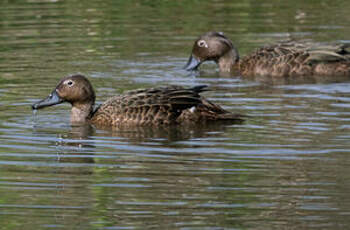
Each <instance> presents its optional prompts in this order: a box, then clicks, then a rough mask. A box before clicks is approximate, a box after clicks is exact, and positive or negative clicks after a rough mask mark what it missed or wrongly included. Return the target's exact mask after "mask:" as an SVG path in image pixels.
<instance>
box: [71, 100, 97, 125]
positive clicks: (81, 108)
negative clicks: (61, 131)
mask: <svg viewBox="0 0 350 230" xmlns="http://www.w3.org/2000/svg"><path fill="white" fill-rule="evenodd" d="M93 105H94V104H93V103H74V104H73V105H72V110H71V117H70V121H71V123H72V124H79V123H86V122H87V121H88V120H89V119H90V118H91V115H92V112H93Z"/></svg>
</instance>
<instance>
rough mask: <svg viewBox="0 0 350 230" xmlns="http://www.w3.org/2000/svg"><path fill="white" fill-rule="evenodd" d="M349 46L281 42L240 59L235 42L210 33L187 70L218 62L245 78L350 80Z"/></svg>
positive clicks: (196, 48)
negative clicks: (318, 76)
mask: <svg viewBox="0 0 350 230" xmlns="http://www.w3.org/2000/svg"><path fill="white" fill-rule="evenodd" d="M349 47H350V45H349V44H339V45H319V44H311V43H296V42H293V41H288V42H281V43H277V44H274V45H269V46H265V47H262V48H260V49H257V50H256V51H255V52H253V53H252V54H250V55H248V56H246V57H244V58H242V59H240V57H239V54H238V50H237V49H236V47H235V46H234V45H233V43H232V41H231V40H230V39H229V38H227V37H226V36H225V35H224V34H223V33H221V32H208V33H206V34H204V35H202V36H200V37H199V38H198V39H197V40H196V41H195V42H194V45H193V48H192V54H191V56H190V58H189V60H188V62H187V64H186V65H185V67H184V68H185V69H186V70H189V71H191V70H196V69H197V68H198V67H199V66H200V64H202V63H203V62H205V61H210V60H212V61H215V62H216V63H217V64H218V65H219V69H220V72H224V73H225V72H226V73H227V72H231V73H234V74H239V75H242V76H249V77H253V76H271V77H288V76H308V75H309V76H311V75H328V76H333V75H334V76H350V51H349V49H348V48H349Z"/></svg>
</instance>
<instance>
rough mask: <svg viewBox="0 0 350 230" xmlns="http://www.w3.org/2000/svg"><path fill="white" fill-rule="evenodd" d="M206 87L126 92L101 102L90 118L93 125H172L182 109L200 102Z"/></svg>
mask: <svg viewBox="0 0 350 230" xmlns="http://www.w3.org/2000/svg"><path fill="white" fill-rule="evenodd" d="M206 87H207V86H205V85H200V86H195V87H192V88H183V87H181V86H168V87H157V88H150V89H139V90H132V91H128V92H126V93H124V94H122V95H119V96H115V97H112V98H110V99H109V100H107V101H106V102H105V103H103V104H102V105H101V106H100V107H99V108H98V110H97V111H96V112H95V113H94V115H93V117H92V119H91V120H92V122H93V123H96V124H106V125H113V126H117V125H121V124H137V125H151V124H152V125H160V124H172V123H175V122H176V119H177V118H178V117H179V116H180V114H181V113H182V111H184V110H186V109H188V108H191V107H193V106H197V105H198V104H200V103H201V97H200V95H199V94H200V93H201V92H203V91H205V88H206Z"/></svg>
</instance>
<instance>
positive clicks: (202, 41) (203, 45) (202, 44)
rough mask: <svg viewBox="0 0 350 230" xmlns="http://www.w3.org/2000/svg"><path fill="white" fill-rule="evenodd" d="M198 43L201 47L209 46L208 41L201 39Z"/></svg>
mask: <svg viewBox="0 0 350 230" xmlns="http://www.w3.org/2000/svg"><path fill="white" fill-rule="evenodd" d="M197 44H198V46H199V47H205V48H208V45H207V43H206V42H205V41H204V40H199V41H198V42H197Z"/></svg>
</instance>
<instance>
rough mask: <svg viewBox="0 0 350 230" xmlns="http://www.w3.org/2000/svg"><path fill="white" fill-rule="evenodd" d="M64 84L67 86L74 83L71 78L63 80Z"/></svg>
mask: <svg viewBox="0 0 350 230" xmlns="http://www.w3.org/2000/svg"><path fill="white" fill-rule="evenodd" d="M64 84H65V85H68V86H69V87H72V86H73V85H74V81H72V80H67V81H65V82H64Z"/></svg>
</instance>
